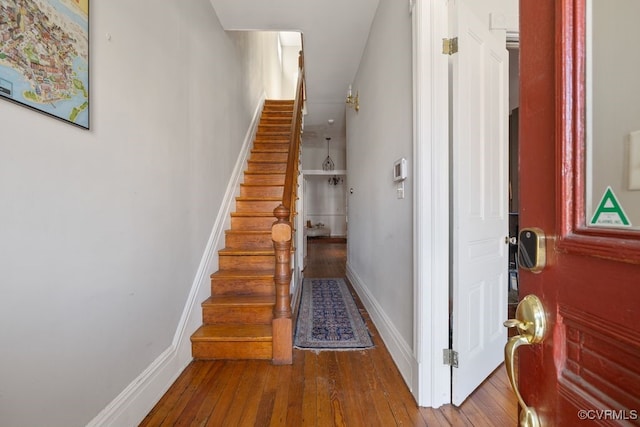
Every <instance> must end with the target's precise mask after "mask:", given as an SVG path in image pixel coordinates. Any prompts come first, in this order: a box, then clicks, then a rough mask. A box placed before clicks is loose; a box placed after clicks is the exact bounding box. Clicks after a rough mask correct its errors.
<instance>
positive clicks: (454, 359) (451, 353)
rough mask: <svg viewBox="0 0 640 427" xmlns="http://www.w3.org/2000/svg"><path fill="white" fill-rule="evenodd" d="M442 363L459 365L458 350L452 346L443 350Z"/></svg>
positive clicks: (455, 366)
mask: <svg viewBox="0 0 640 427" xmlns="http://www.w3.org/2000/svg"><path fill="white" fill-rule="evenodd" d="M442 363H444V364H445V365H449V366H453V367H454V368H457V367H458V352H457V351H455V350H452V349H450V348H445V349H444V350H442Z"/></svg>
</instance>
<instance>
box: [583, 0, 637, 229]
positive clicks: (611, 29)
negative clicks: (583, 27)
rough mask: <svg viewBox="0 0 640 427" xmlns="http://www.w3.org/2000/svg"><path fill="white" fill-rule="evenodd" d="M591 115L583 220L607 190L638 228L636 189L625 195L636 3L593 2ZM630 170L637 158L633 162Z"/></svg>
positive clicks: (633, 126)
mask: <svg viewBox="0 0 640 427" xmlns="http://www.w3.org/2000/svg"><path fill="white" fill-rule="evenodd" d="M592 3H593V27H594V35H593V58H592V62H591V64H587V66H588V67H592V70H593V86H592V89H593V101H592V105H590V106H587V108H588V109H591V111H592V114H593V128H592V129H591V130H592V135H588V133H589V130H587V136H591V137H592V140H593V151H592V156H593V170H592V174H590V176H591V178H592V179H593V182H592V184H593V187H592V188H593V190H592V194H591V201H592V206H591V207H592V209H591V210H590V211H589V212H587V222H588V221H590V219H591V217H592V214H593V213H594V212H595V210H596V209H597V207H598V204H599V202H600V200H601V198H602V196H603V194H604V192H605V190H606V188H607V186H611V188H612V189H613V191H614V193H615V195H616V196H617V198H618V201H619V202H620V205H621V206H622V208H623V209H624V211H625V213H626V214H627V216H628V217H629V220H630V221H631V223H632V225H633V226H634V227H635V228H639V227H640V191H637V190H635V191H629V190H628V188H629V186H628V174H629V172H630V170H629V167H630V164H629V160H630V159H629V149H628V148H629V147H628V144H629V133H630V132H635V131H640V102H638V94H640V80H639V79H638V69H639V68H640V50H638V48H637V45H636V42H637V41H638V40H640V27H638V25H637V22H636V20H637V17H638V16H639V14H640V2H637V1H634V0H620V1H618V2H616V7H611V3H608V2H606V1H604V0H594V1H593V2H592ZM633 165H634V166H635V167H639V166H640V159H637V158H636V159H633Z"/></svg>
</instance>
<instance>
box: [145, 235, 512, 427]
mask: <svg viewBox="0 0 640 427" xmlns="http://www.w3.org/2000/svg"><path fill="white" fill-rule="evenodd" d="M307 255H308V261H307V267H306V269H305V276H306V277H344V275H345V258H346V245H345V244H344V243H323V242H322V241H320V240H314V241H310V243H309V245H308V250H307ZM352 293H353V290H352ZM354 296H355V298H356V302H357V304H358V305H359V307H360V308H361V311H362V314H363V317H364V318H365V320H366V322H367V326H368V327H369V330H370V331H371V333H372V335H373V340H374V344H375V348H374V349H370V350H365V351H342V352H339V351H336V352H328V351H327V352H318V353H315V352H312V351H302V350H294V352H293V364H292V365H289V366H274V365H272V364H271V363H270V362H269V361H232V360H221V361H194V362H192V363H191V364H190V365H189V366H188V367H187V368H186V369H185V370H184V372H183V373H182V374H181V375H180V377H179V378H178V379H177V380H176V381H175V383H174V384H173V385H172V386H171V388H170V389H169V390H168V391H167V393H166V394H165V395H164V396H163V397H162V399H161V400H160V401H159V402H158V404H157V405H156V406H155V407H154V408H153V409H152V410H151V412H150V413H149V414H148V415H147V417H146V418H145V419H144V420H143V422H142V423H141V424H140V425H141V426H152V427H155V426H215V427H220V426H225V427H226V426H296V427H297V426H318V427H325V426H347V427H351V426H356V427H357V426H366V427H371V426H381V427H388V426H516V425H517V401H516V399H515V396H514V394H513V392H512V391H511V387H510V385H509V383H508V379H507V376H506V372H505V370H504V367H503V366H501V367H499V368H498V369H497V370H496V371H495V372H494V373H493V374H492V375H491V376H490V377H489V378H488V379H487V380H486V381H485V382H484V383H483V384H482V385H481V386H480V387H479V388H478V389H477V390H476V391H475V392H474V393H473V394H472V395H471V396H470V397H469V398H468V399H467V400H466V401H465V402H464V403H463V404H462V406H461V407H459V408H457V407H454V406H451V405H446V406H443V407H441V408H438V409H432V408H419V407H418V406H417V405H416V403H415V400H414V399H413V396H412V395H411V393H410V392H409V390H408V388H407V386H406V385H405V383H404V381H403V380H402V377H401V376H400V373H399V372H398V370H397V368H396V366H395V365H394V363H393V360H392V359H391V356H390V355H389V353H388V351H387V349H386V348H385V346H384V343H383V342H382V340H381V339H380V337H379V335H378V332H377V330H376V329H375V327H374V325H373V324H372V322H371V319H370V318H369V316H368V314H367V313H366V311H365V310H364V308H362V305H361V303H360V300H359V299H358V298H357V295H355V293H354Z"/></svg>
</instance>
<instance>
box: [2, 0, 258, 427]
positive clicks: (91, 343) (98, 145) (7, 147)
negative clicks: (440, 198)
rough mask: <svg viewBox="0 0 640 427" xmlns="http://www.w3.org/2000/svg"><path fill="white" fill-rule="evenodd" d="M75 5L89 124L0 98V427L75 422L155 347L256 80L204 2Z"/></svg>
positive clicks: (227, 172) (166, 331) (186, 278)
mask: <svg viewBox="0 0 640 427" xmlns="http://www.w3.org/2000/svg"><path fill="white" fill-rule="evenodd" d="M91 15H92V16H91V26H90V30H91V40H90V43H91V50H90V61H91V70H90V72H91V80H90V81H91V130H90V131H85V130H81V129H79V128H77V127H74V126H70V125H68V124H66V123H63V122H61V121H57V120H55V119H52V118H50V117H48V116H45V115H42V114H39V113H37V112H34V111H31V110H28V109H25V108H22V107H20V106H18V105H15V104H12V103H8V102H0V121H1V122H2V138H0V224H1V225H0V272H1V275H0V324H1V325H2V328H0V342H1V343H2V351H0V425H2V426H36V425H43V426H44V425H46V426H64V427H69V426H80V425H85V424H86V423H88V422H89V421H90V420H91V419H92V418H93V417H95V416H96V414H98V413H99V412H100V411H101V410H102V409H103V408H104V407H105V406H106V405H107V404H108V403H109V402H111V401H112V400H113V399H114V398H115V397H116V396H117V395H118V394H119V393H120V392H121V391H122V390H123V389H124V388H125V387H126V386H127V385H129V384H130V383H131V382H132V381H133V380H134V379H135V378H137V377H138V375H139V374H140V373H141V372H142V371H143V370H145V368H147V367H148V366H149V365H150V364H151V363H152V362H153V361H154V360H155V359H156V358H157V357H158V356H159V355H160V354H161V353H162V352H163V351H164V350H165V349H166V348H167V347H168V346H169V345H170V344H171V342H172V339H173V336H174V334H175V333H176V327H177V324H178V321H179V319H180V316H181V314H182V311H183V309H184V306H185V301H186V300H187V296H188V294H189V291H190V288H191V286H192V283H193V281H194V275H195V274H196V269H197V268H198V265H199V263H200V260H201V258H202V256H203V255H202V254H203V251H204V248H205V245H206V243H207V239H208V237H209V235H210V234H211V230H212V225H213V221H214V219H215V217H216V213H217V212H218V210H219V208H220V204H221V201H222V199H223V196H224V193H225V190H226V187H227V183H228V181H229V179H230V176H231V173H232V168H233V166H234V163H235V162H236V159H237V157H238V155H239V152H240V148H241V144H242V142H243V138H244V136H245V134H246V132H247V129H248V127H249V125H250V121H251V118H252V115H253V112H254V110H255V108H256V106H257V105H258V103H259V101H260V99H261V96H262V93H263V90H264V89H263V76H262V75H261V73H260V72H252V73H251V74H249V73H248V72H247V70H251V69H254V70H255V69H256V67H255V65H256V64H257V63H258V61H257V60H256V59H255V58H254V56H253V55H252V53H251V52H254V51H255V50H256V49H258V48H257V47H256V44H257V43H259V37H257V36H255V35H254V36H251V35H247V34H241V33H237V34H227V33H225V32H224V31H222V29H221V27H220V24H219V22H218V20H217V18H216V16H215V14H214V12H213V9H212V7H211V4H210V2H209V1H208V0H193V1H190V2H174V1H169V0H153V1H152V0H141V1H138V2H125V1H123V0H112V1H108V2H94V3H92V6H91ZM107 33H109V34H111V40H110V41H109V40H107V38H106V37H105V34H107ZM258 50H259V49H258ZM258 69H259V68H258Z"/></svg>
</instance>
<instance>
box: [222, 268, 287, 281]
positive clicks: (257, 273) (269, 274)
mask: <svg viewBox="0 0 640 427" xmlns="http://www.w3.org/2000/svg"><path fill="white" fill-rule="evenodd" d="M274 273H275V268H274V269H273V270H247V269H242V270H218V271H216V272H215V273H212V274H211V278H218V279H227V278H233V279H241V278H244V279H273V275H274Z"/></svg>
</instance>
